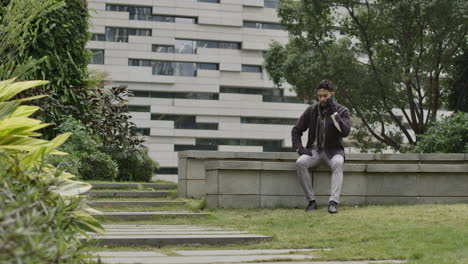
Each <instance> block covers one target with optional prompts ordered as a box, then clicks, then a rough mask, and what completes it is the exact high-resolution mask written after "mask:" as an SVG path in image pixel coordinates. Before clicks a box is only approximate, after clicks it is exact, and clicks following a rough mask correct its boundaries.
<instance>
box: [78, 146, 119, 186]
mask: <svg viewBox="0 0 468 264" xmlns="http://www.w3.org/2000/svg"><path fill="white" fill-rule="evenodd" d="M80 163H81V166H80V168H79V170H78V171H79V175H81V177H82V179H84V180H102V181H114V180H115V179H116V178H117V171H118V170H117V163H116V162H114V161H113V160H112V159H111V157H110V156H109V155H107V154H105V153H103V152H95V153H93V154H87V153H83V154H81V155H80Z"/></svg>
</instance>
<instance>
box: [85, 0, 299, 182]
mask: <svg viewBox="0 0 468 264" xmlns="http://www.w3.org/2000/svg"><path fill="white" fill-rule="evenodd" d="M277 2H278V1H277V0H90V1H89V7H90V8H91V9H93V10H94V11H91V14H92V19H91V21H92V23H93V26H92V29H91V31H92V33H93V36H92V39H91V41H90V42H89V43H88V47H89V48H90V49H91V50H92V51H93V52H94V54H95V55H94V57H93V59H92V64H91V65H90V66H89V67H90V68H91V69H95V70H100V71H104V72H107V73H108V74H109V80H110V81H112V84H111V85H112V86H115V85H127V86H128V89H129V90H130V91H132V92H133V96H131V97H130V98H129V110H130V112H131V115H132V121H133V122H134V123H135V124H136V125H137V126H138V130H139V132H141V133H142V135H144V136H145V140H146V142H145V145H146V146H147V147H148V148H149V152H150V155H151V157H153V158H154V159H155V160H156V161H158V162H159V163H160V165H161V170H160V174H172V175H176V174H177V152H178V151H182V150H220V151H237V152H242V151H250V152H252V151H253V152H262V151H275V152H276V151H291V134H290V133H291V128H292V125H293V124H294V123H295V121H296V120H297V118H298V117H299V116H300V114H301V113H302V112H303V111H304V110H305V109H306V107H307V104H305V103H303V102H300V101H299V100H298V99H297V98H296V95H295V93H294V92H293V91H291V90H290V89H289V88H290V87H288V86H285V87H281V88H277V87H275V86H274V84H273V83H272V82H271V81H270V80H269V78H268V76H267V74H266V72H265V70H264V69H263V67H262V64H263V62H264V55H265V51H266V50H267V49H268V47H269V43H270V42H271V41H272V40H276V41H279V42H280V43H282V44H284V43H286V42H287V40H288V35H287V32H286V31H284V30H282V28H281V26H280V24H279V18H278V17H277V14H276V9H275V7H276V6H277Z"/></svg>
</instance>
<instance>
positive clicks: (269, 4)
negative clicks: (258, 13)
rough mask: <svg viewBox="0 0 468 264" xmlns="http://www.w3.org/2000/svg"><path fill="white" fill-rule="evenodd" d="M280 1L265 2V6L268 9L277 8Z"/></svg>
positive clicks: (266, 0) (270, 0)
mask: <svg viewBox="0 0 468 264" xmlns="http://www.w3.org/2000/svg"><path fill="white" fill-rule="evenodd" d="M278 4H279V0H264V2H263V6H264V7H266V8H277V7H278Z"/></svg>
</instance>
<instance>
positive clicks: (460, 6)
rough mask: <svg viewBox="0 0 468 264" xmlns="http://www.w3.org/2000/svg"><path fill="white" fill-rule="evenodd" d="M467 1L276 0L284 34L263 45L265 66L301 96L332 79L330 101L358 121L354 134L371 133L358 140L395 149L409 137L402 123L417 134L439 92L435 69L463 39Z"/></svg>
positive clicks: (445, 64) (443, 91) (439, 72)
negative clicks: (333, 94)
mask: <svg viewBox="0 0 468 264" xmlns="http://www.w3.org/2000/svg"><path fill="white" fill-rule="evenodd" d="M467 8H468V2H466V1H452V0H440V1H424V0H417V1H403V0H397V1H383V0H377V1H347V0H346V1H344V0H327V1H322V0H305V1H293V0H282V1H281V5H280V7H279V10H278V14H279V16H280V18H281V24H282V25H283V26H284V27H285V28H286V29H287V30H288V32H289V34H290V40H289V42H288V43H287V44H286V45H284V46H283V45H281V44H279V43H272V44H271V46H270V49H269V50H268V52H267V56H266V58H265V69H266V70H267V72H268V74H269V76H270V78H271V79H272V80H273V82H275V83H276V84H277V85H282V84H284V83H286V82H287V83H289V84H291V85H292V86H293V88H294V90H295V91H296V93H297V94H298V95H299V96H300V97H301V98H304V99H308V100H309V101H310V99H311V98H313V97H314V96H315V90H314V88H315V87H316V85H317V83H318V82H319V81H320V80H321V79H324V78H327V79H331V80H333V81H334V82H335V83H336V84H337V88H338V89H337V97H338V100H339V101H340V102H341V103H342V104H344V105H346V106H348V107H349V108H350V110H351V111H352V112H353V114H355V115H356V116H357V117H358V118H359V119H360V120H361V123H360V126H359V127H357V129H358V130H360V132H359V133H361V134H362V132H364V131H367V133H368V134H369V135H370V136H371V140H369V138H367V137H359V135H358V136H357V137H356V139H358V140H359V143H360V144H361V145H363V146H366V147H370V148H371V147H372V146H370V145H369V144H368V143H369V142H372V144H373V142H375V141H378V142H381V143H382V145H381V146H385V147H391V148H393V149H395V150H400V151H401V150H403V149H404V147H405V146H403V145H402V143H401V142H402V137H405V139H406V140H407V141H408V142H409V143H410V144H415V143H416V138H415V137H414V135H412V133H410V132H409V131H408V130H409V129H411V130H413V131H414V132H415V134H416V135H420V134H424V133H425V132H426V129H427V127H428V125H429V123H430V122H434V121H435V119H436V116H437V111H438V109H439V108H440V107H442V106H443V105H444V102H445V101H446V99H447V98H446V96H447V89H448V82H447V81H445V80H444V78H442V77H441V76H444V74H446V73H449V76H448V77H450V74H451V71H450V68H451V67H452V64H453V63H452V60H453V58H454V57H455V56H456V55H457V54H459V53H460V52H461V51H462V48H463V46H464V44H465V42H466V37H467V32H468V20H466V14H465V13H464V12H465V10H467ZM337 9H339V12H338V11H337ZM337 31H339V32H340V35H339V37H338V35H336V33H337ZM396 110H397V111H399V112H401V113H402V116H401V115H400V114H399V113H397V111H396ZM401 117H403V118H401ZM375 146H376V147H379V146H378V145H375Z"/></svg>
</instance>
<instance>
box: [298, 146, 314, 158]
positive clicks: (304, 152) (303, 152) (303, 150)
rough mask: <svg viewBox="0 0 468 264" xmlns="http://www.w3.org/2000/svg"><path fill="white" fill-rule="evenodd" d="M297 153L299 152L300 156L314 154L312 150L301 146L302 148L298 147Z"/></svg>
mask: <svg viewBox="0 0 468 264" xmlns="http://www.w3.org/2000/svg"><path fill="white" fill-rule="evenodd" d="M297 154H299V155H300V156H302V155H309V156H312V150H310V149H306V148H304V147H300V148H298V149H297Z"/></svg>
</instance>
